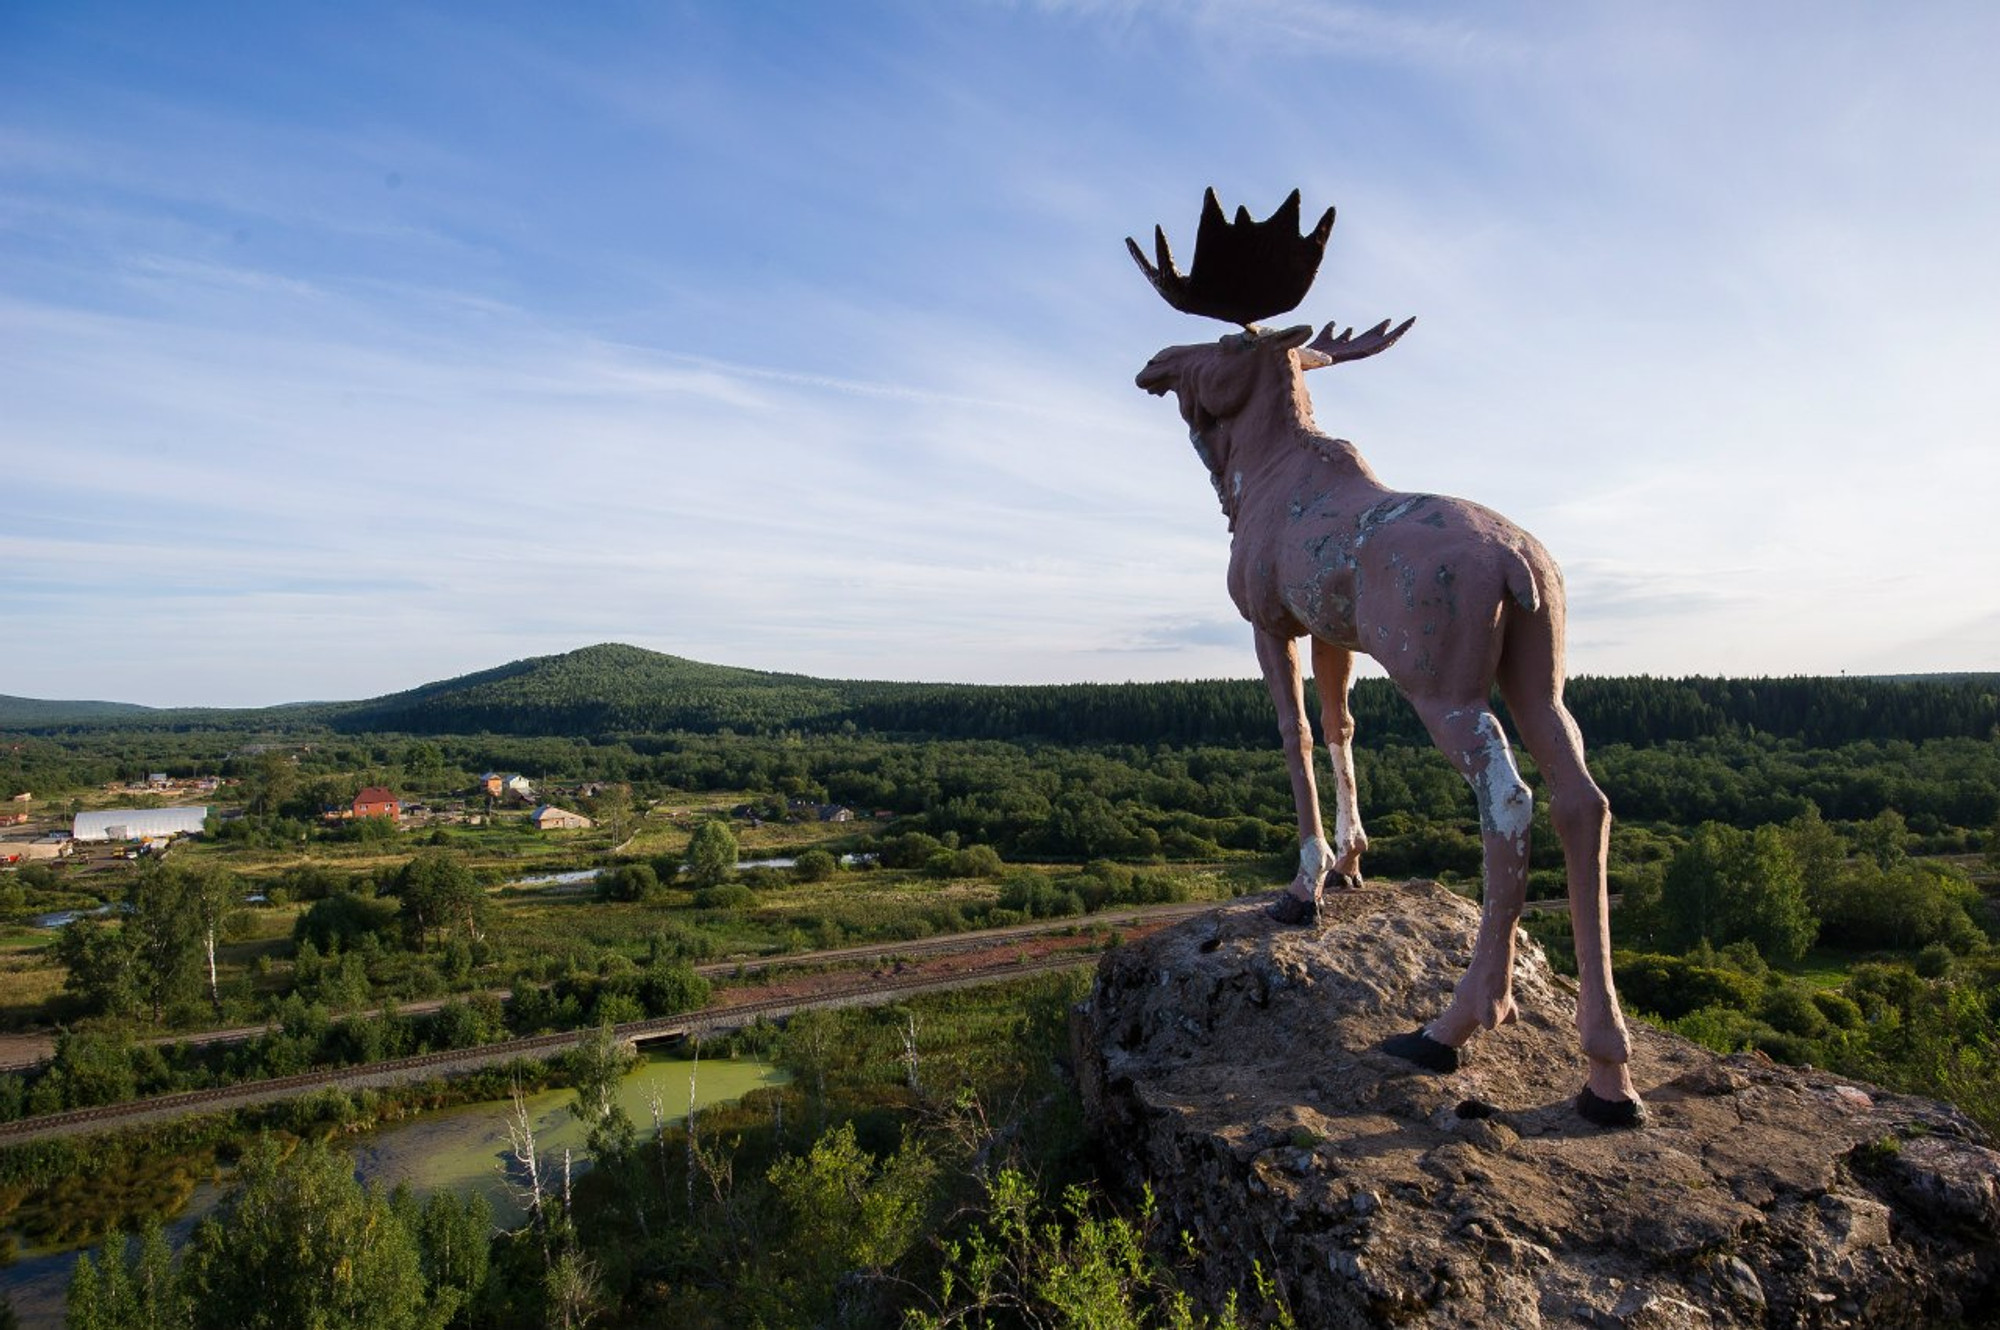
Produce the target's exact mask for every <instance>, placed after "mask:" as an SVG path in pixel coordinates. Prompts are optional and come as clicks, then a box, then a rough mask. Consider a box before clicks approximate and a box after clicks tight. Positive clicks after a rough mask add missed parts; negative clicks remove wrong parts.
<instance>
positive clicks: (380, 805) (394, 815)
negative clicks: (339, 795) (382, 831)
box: [348, 785, 403, 822]
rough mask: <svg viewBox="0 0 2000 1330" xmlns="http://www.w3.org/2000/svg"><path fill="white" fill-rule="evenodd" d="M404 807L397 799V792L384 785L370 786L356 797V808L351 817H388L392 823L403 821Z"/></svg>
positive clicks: (350, 812) (351, 811) (351, 812)
mask: <svg viewBox="0 0 2000 1330" xmlns="http://www.w3.org/2000/svg"><path fill="white" fill-rule="evenodd" d="M402 815H403V805H402V803H401V801H400V800H398V799H397V798H396V794H395V791H393V790H391V789H389V788H388V787H387V786H384V785H370V786H368V787H367V788H366V789H364V790H362V791H361V792H360V793H359V794H357V795H355V796H354V806H353V808H352V809H351V810H350V811H349V813H348V816H350V817H386V818H388V819H389V820H390V821H391V822H399V821H401V820H402Z"/></svg>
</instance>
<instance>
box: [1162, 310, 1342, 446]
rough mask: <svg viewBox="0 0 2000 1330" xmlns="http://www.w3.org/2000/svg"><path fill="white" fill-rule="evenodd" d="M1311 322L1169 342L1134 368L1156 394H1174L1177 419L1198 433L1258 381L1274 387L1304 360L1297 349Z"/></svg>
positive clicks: (1244, 398)
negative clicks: (1210, 338) (1178, 410)
mask: <svg viewBox="0 0 2000 1330" xmlns="http://www.w3.org/2000/svg"><path fill="white" fill-rule="evenodd" d="M1312 332H1313V330H1312V325H1311V324H1300V325H1299V326H1298V327H1296V328H1268V329H1267V328H1251V329H1248V330H1246V331H1244V332H1240V333H1228V334H1225V335H1224V336H1222V337H1220V338H1218V339H1217V340H1215V341H1213V342H1195V343H1193V344H1191V345H1188V346H1170V347H1168V348H1166V349H1165V350H1164V351H1161V352H1160V353H1159V354H1158V355H1156V356H1154V357H1153V358H1152V359H1151V360H1149V361H1147V362H1146V368H1144V369H1142V370H1140V371H1139V377H1138V379H1137V380H1136V382H1137V383H1138V385H1139V386H1140V387H1141V388H1143V389H1145V390H1146V391H1147V392H1149V393H1151V394H1153V396H1155V397H1164V396H1166V395H1167V394H1168V393H1172V394H1173V395H1174V398H1175V400H1176V401H1177V402H1178V403H1179V404H1180V408H1181V419H1183V420H1185V421H1187V425H1188V428H1189V429H1190V430H1193V431H1195V432H1197V433H1199V432H1201V431H1203V430H1206V429H1207V428H1209V427H1210V426H1211V425H1213V424H1214V423H1215V422H1216V421H1218V420H1227V419H1229V418H1230V417H1232V416H1234V415H1236V414H1237V413H1238V412H1240V411H1241V410H1242V409H1243V408H1244V406H1245V405H1247V404H1248V403H1249V402H1250V401H1251V399H1252V398H1254V397H1255V396H1256V395H1257V392H1258V388H1259V386H1260V385H1264V386H1266V388H1267V390H1269V389H1270V388H1275V387H1277V386H1278V385H1280V384H1281V383H1283V382H1285V381H1287V380H1289V379H1290V377H1291V376H1292V375H1295V374H1297V373H1299V372H1300V370H1302V369H1304V368H1308V367H1309V366H1308V365H1307V364H1306V363H1305V362H1304V361H1303V360H1302V357H1312V356H1314V354H1315V353H1313V352H1310V351H1301V350H1300V348H1302V347H1304V346H1305V343H1306V341H1307V339H1309V338H1310V337H1311V336H1312Z"/></svg>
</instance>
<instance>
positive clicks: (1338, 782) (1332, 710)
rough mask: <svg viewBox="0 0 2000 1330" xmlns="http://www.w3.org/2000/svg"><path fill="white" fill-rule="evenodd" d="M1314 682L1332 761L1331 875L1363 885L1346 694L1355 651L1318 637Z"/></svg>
mask: <svg viewBox="0 0 2000 1330" xmlns="http://www.w3.org/2000/svg"><path fill="white" fill-rule="evenodd" d="M1312 665H1313V684H1314V686H1315V687H1317V688H1318V690H1319V724H1320V730H1321V731H1322V732H1323V733H1324V734H1325V736H1326V753H1327V757H1328V759H1329V760H1330V761H1331V762H1332V764H1333V878H1334V882H1335V884H1336V885H1337V886H1340V887H1346V888H1353V887H1359V886H1360V885H1361V855H1362V853H1363V851H1365V850H1367V848H1368V835H1367V833H1366V832H1364V831H1362V829H1361V796H1360V793H1359V791H1358V790H1357V789H1356V788H1355V782H1354V715H1353V713H1352V712H1351V711H1349V710H1348V707H1347V693H1348V689H1349V687H1350V686H1351V685H1352V683H1353V680H1354V653H1353V652H1351V651H1349V650H1348V649H1347V648H1346V647H1341V646H1335V645H1334V644H1333V643H1331V642H1323V641H1321V640H1320V639H1319V638H1317V637H1315V638H1314V639H1313V643H1312Z"/></svg>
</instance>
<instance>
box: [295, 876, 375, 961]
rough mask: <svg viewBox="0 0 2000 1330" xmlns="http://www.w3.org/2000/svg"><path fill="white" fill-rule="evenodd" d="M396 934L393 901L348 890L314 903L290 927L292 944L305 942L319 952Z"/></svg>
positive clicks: (343, 949) (340, 948) (347, 948)
mask: <svg viewBox="0 0 2000 1330" xmlns="http://www.w3.org/2000/svg"><path fill="white" fill-rule="evenodd" d="M396 932H397V929H396V904H395V902H393V901H384V900H377V899H375V898H374V897H372V896H357V895H355V894H354V893H353V892H348V891H344V892H340V893H339V894H337V895H333V896H328V897H327V898H325V899H324V900H321V901H318V902H315V903H314V905H313V907H312V908H311V909H309V910H307V911H306V912H305V913H304V914H303V915H300V916H299V921H298V923H296V924H294V925H293V926H292V938H293V940H294V941H297V942H308V941H309V942H311V943H312V944H313V945H314V946H315V947H317V948H318V949H319V950H320V951H322V952H327V951H347V950H351V949H352V948H354V947H355V946H357V945H359V943H360V942H361V939H362V938H364V937H368V936H370V935H373V936H375V937H377V938H390V937H394V936H396Z"/></svg>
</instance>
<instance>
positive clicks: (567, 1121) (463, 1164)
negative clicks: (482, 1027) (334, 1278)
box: [348, 1053, 791, 1228]
mask: <svg viewBox="0 0 2000 1330" xmlns="http://www.w3.org/2000/svg"><path fill="white" fill-rule="evenodd" d="M690 1077H692V1078H693V1087H692V1088H693V1089H694V1091H695V1105H696V1111H697V1112H699V1110H700V1109H701V1108H704V1107H707V1106H708V1105H710V1104H725V1103H728V1102H730V1101H732V1100H736V1099H741V1098H742V1097H743V1096H744V1095H746V1094H748V1093H750V1091H752V1090H756V1089H760V1088H761V1087H763V1086H766V1085H783V1084H784V1083H785V1082H786V1081H788V1080H790V1079H791V1077H790V1076H788V1075H787V1074H786V1073H784V1072H783V1071H780V1070H779V1069H778V1068H776V1067H774V1066H772V1065H771V1064H770V1063H768V1062H759V1061H757V1060H755V1059H752V1058H714V1059H708V1058H704V1059H703V1060H702V1061H701V1062H699V1063H695V1062H689V1061H685V1060H683V1059H681V1058H679V1057H674V1056H671V1055H668V1054H664V1053H656V1054H651V1055H648V1056H646V1057H644V1058H642V1059H641V1060H640V1061H639V1063H638V1065H637V1066H635V1067H634V1068H633V1069H632V1070H631V1071H630V1072H628V1073H626V1076H625V1079H624V1081H623V1082H621V1083H620V1085H619V1087H618V1103H619V1105H620V1106H621V1107H622V1108H624V1110H625V1112H626V1114H627V1115H629V1116H630V1117H631V1119H632V1122H633V1124H634V1125H635V1126H637V1127H638V1129H639V1135H640V1139H642V1140H643V1139H645V1138H646V1137H647V1136H648V1135H650V1134H651V1133H652V1130H653V1108H652V1103H653V1099H654V1098H655V1097H656V1096H657V1097H658V1099H659V1102H660V1109H661V1112H662V1115H663V1117H664V1119H665V1120H666V1121H667V1122H669V1123H677V1122H679V1121H680V1120H681V1119H683V1118H685V1117H686V1116H687V1110H688V1091H689V1088H690V1085H689V1080H690ZM575 1099H576V1095H575V1093H574V1092H573V1091H570V1090H549V1091H545V1092H543V1093H541V1094H535V1095H530V1096H528V1099H527V1109H528V1117H529V1120H530V1121H532V1122H533V1123H534V1126H535V1150H536V1153H537V1154H539V1155H540V1156H541V1157H542V1159H543V1160H544V1161H545V1162H544V1163H543V1166H542V1168H543V1172H542V1177H543V1180H544V1183H545V1184H546V1183H548V1182H549V1181H551V1180H553V1179H559V1178H560V1176H561V1169H562V1152H563V1151H564V1150H565V1149H568V1150H571V1151H573V1152H574V1159H575V1161H576V1163H577V1164H578V1165H581V1164H582V1162H583V1158H584V1144H583V1138H584V1128H583V1124H582V1123H581V1122H579V1121H578V1120H577V1117H576V1115H575V1114H574V1113H572V1112H570V1105H571V1104H572V1103H573V1102H575ZM513 1115H514V1106H513V1104H511V1103H509V1102H506V1101H497V1102H488V1103H481V1104H465V1105H462V1106H461V1107H458V1108H447V1109H443V1110H441V1111H439V1112H436V1113H426V1114H424V1115H423V1116H422V1117H418V1118H412V1119H410V1120H409V1121H407V1122H399V1123H396V1124H395V1125H393V1126H389V1127H384V1128H383V1129H381V1130H380V1131H374V1132H370V1133H369V1134H368V1135H366V1136H362V1137H358V1138H356V1139H355V1140H354V1141H353V1142H352V1143H351V1144H350V1145H349V1146H348V1149H349V1151H350V1152H351V1153H352V1154H353V1155H354V1167H355V1171H356V1172H357V1173H359V1174H360V1176H361V1177H362V1178H363V1179H364V1180H366V1181H367V1182H369V1183H370V1184H371V1185H373V1186H376V1187H379V1188H381V1189H382V1190H384V1191H387V1190H389V1189H390V1188H391V1187H395V1186H397V1185H399V1184H402V1185H407V1186H408V1187H409V1188H410V1190H411V1191H413V1192H415V1193H417V1194H418V1195H419V1196H428V1195H430V1194H431V1193H432V1192H436V1191H441V1190H451V1191H455V1192H458V1193H459V1194H461V1195H463V1194H465V1193H466V1192H470V1191H479V1192H483V1193H484V1194H485V1196H486V1199H487V1200H488V1201H491V1202H492V1204H493V1217H494V1220H495V1221H496V1222H497V1223H498V1224H499V1225H500V1226H501V1227H503V1228H508V1227H512V1226H513V1225H515V1224H517V1223H519V1222H520V1221H521V1219H522V1218H523V1217H524V1216H525V1213H526V1212H525V1210H524V1208H523V1205H522V1202H521V1200H520V1198H519V1196H518V1194H517V1193H516V1191H515V1190H514V1188H513V1186H512V1185H511V1183H510V1182H509V1180H508V1179H509V1178H510V1177H515V1176H518V1172H519V1170H518V1169H516V1168H513V1167H512V1166H511V1165H512V1153H511V1149H510V1147H509V1145H508V1143H507V1124H508V1122H509V1121H510V1120H511V1119H512V1118H513Z"/></svg>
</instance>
